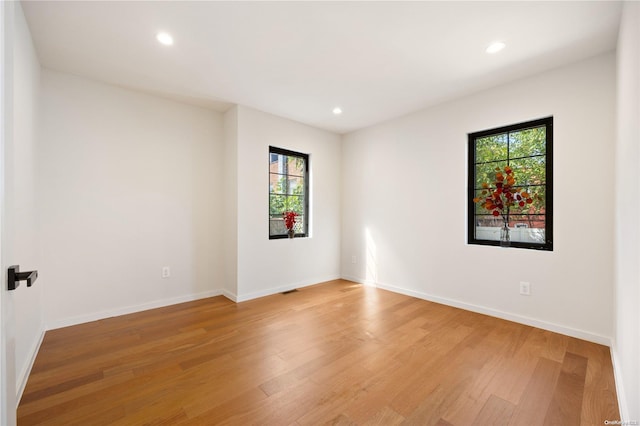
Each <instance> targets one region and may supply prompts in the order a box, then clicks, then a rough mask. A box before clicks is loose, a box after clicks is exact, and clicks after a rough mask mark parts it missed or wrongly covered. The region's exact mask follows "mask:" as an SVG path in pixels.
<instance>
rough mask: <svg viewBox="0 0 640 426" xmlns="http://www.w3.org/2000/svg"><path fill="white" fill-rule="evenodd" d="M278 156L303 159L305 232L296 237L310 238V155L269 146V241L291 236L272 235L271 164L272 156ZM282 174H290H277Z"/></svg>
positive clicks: (297, 233)
mask: <svg viewBox="0 0 640 426" xmlns="http://www.w3.org/2000/svg"><path fill="white" fill-rule="evenodd" d="M273 154H276V155H285V156H287V157H298V158H301V159H302V160H303V161H304V170H303V172H304V176H303V178H304V202H303V206H304V226H303V232H296V233H295V235H294V236H295V237H296V238H306V237H308V236H309V216H310V212H309V181H310V179H309V154H304V153H301V152H297V151H292V150H290V149H284V148H278V147H275V146H269V185H268V188H269V205H268V207H267V208H268V211H267V212H268V225H269V230H268V232H269V239H270V240H278V239H282V238H289V235H288V234H287V233H286V232H285V233H283V234H271V195H272V192H271V175H272V174H274V173H273V172H271V164H272V161H271V160H272V155H273ZM277 174H280V175H282V176H289V175H288V174H281V173H277ZM279 195H285V196H287V197H289V196H294V195H289V194H279Z"/></svg>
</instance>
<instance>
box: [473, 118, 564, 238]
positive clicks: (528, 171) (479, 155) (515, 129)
mask: <svg viewBox="0 0 640 426" xmlns="http://www.w3.org/2000/svg"><path fill="white" fill-rule="evenodd" d="M552 160H553V117H548V118H544V119H540V120H534V121H529V122H526V123H520V124H515V125H512V126H506V127H501V128H497V129H491V130H486V131H482V132H476V133H471V134H469V163H468V166H469V167H468V169H469V170H468V173H469V183H468V200H467V203H468V242H469V244H483V245H500V241H499V239H500V227H501V226H502V219H501V218H496V217H494V216H493V215H492V214H491V212H489V211H487V210H485V209H484V208H483V207H482V205H481V203H474V202H473V198H475V197H480V198H483V195H482V191H483V187H482V184H483V183H489V185H490V187H489V189H495V187H493V186H492V184H493V182H494V180H495V173H496V170H495V169H496V167H498V168H500V169H501V170H504V167H506V166H509V167H511V168H512V169H513V173H514V175H515V177H516V187H519V188H525V190H526V191H527V192H529V193H531V194H535V195H536V197H535V200H534V203H532V204H531V205H530V206H529V205H528V206H526V207H525V208H523V209H516V210H515V211H512V212H509V215H508V216H509V228H510V229H511V232H510V234H511V246H512V247H518V248H533V249H540V250H553V164H552ZM485 196H486V195H485Z"/></svg>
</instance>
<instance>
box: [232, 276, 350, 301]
mask: <svg viewBox="0 0 640 426" xmlns="http://www.w3.org/2000/svg"><path fill="white" fill-rule="evenodd" d="M339 279H340V277H339V276H338V277H335V276H332V277H324V278H315V279H310V280H309V279H307V280H304V281H299V282H296V283H292V284H287V285H283V286H279V287H272V288H269V289H266V290H260V291H256V292H253V293H246V294H239V295H237V296H236V300H235V302H246V301H247V300H252V299H257V298H259V297H265V296H271V295H273V294H278V293H283V292H285V291H290V290H294V289H296V288H302V287H308V286H312V285H316V284H321V283H324V282H327V281H334V280H339ZM231 300H233V299H231Z"/></svg>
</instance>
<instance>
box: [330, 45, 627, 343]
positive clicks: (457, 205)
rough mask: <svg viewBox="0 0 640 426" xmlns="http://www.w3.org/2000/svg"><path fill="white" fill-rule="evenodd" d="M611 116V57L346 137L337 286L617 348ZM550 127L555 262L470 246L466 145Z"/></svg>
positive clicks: (544, 255)
mask: <svg viewBox="0 0 640 426" xmlns="http://www.w3.org/2000/svg"><path fill="white" fill-rule="evenodd" d="M614 110H615V58H614V56H613V54H608V55H605V56H600V57H597V58H594V59H591V60H588V61H585V62H582V63H578V64H574V65H572V66H567V67H564V68H561V69H557V70H554V71H551V72H547V73H544V74H541V75H538V76H536V77H532V78H528V79H525V80H521V81H518V82H514V83H511V84H506V85H504V86H500V87H496V88H494V89H492V90H488V91H485V92H481V93H478V94H476V95H473V96H469V97H466V98H464V99H461V100H458V101H454V102H450V103H447V104H443V105H441V106H437V107H434V108H431V109H427V110H423V111H420V112H416V113H414V114H411V115H409V116H406V117H403V118H399V119H396V120H392V121H389V122H387V123H383V124H381V125H378V126H374V127H371V128H367V129H364V130H361V131H357V132H354V133H351V134H348V135H346V136H345V137H344V141H343V147H342V156H343V157H342V164H343V167H342V174H343V186H342V194H343V197H342V218H343V219H342V220H343V222H342V275H343V277H345V278H350V279H354V280H356V281H361V282H366V281H369V282H373V283H375V284H377V285H379V286H381V287H386V288H390V289H393V290H396V291H399V292H403V293H406V294H411V295H414V296H418V297H423V298H426V299H432V300H436V301H440V302H444V303H448V304H452V305H456V306H461V307H464V308H466V309H471V310H475V311H480V312H485V313H489V314H491V315H496V316H501V317H505V318H511V319H515V320H517V321H520V322H524V323H529V324H533V325H536V326H539V327H543V328H547V329H551V330H555V331H560V332H563V333H566V334H569V335H574V336H578V337H582V338H586V339H589V340H594V341H598V342H601V343H609V339H610V337H611V336H612V331H613V330H612V304H613V284H612V283H613V253H612V252H613V229H614V224H613V206H612V204H613V189H612V188H611V182H612V181H613V178H614V172H613V155H614V154H613V149H612V148H613V143H614V142H613V141H614V137H615V129H614V122H615V120H614ZM550 115H553V116H554V128H555V130H554V150H555V155H554V172H555V182H554V208H555V213H554V228H555V235H554V251H553V252H543V251H535V250H524V249H515V248H511V249H502V248H499V247H487V246H477V245H468V244H467V243H466V232H467V230H466V226H467V219H466V211H467V204H466V203H467V200H466V186H467V180H466V176H467V134H468V133H470V132H476V131H479V130H485V129H490V128H494V127H499V126H505V125H509V124H514V123H519V122H523V121H528V120H532V119H536V118H542V117H546V116H550ZM587 230H588V232H587ZM352 256H356V261H357V263H356V264H353V263H351V257H352ZM520 281H528V282H530V283H531V293H532V294H531V296H529V297H525V296H520V295H519V293H518V292H519V282H520Z"/></svg>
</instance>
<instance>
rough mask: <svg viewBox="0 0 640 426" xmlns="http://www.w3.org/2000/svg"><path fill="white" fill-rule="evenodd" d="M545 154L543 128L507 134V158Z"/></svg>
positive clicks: (544, 133)
mask: <svg viewBox="0 0 640 426" xmlns="http://www.w3.org/2000/svg"><path fill="white" fill-rule="evenodd" d="M545 152H546V130H545V127H544V126H542V127H535V128H533V129H526V130H520V131H517V132H511V133H509V157H510V158H518V157H528V156H532V155H542V154H544V153H545Z"/></svg>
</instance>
